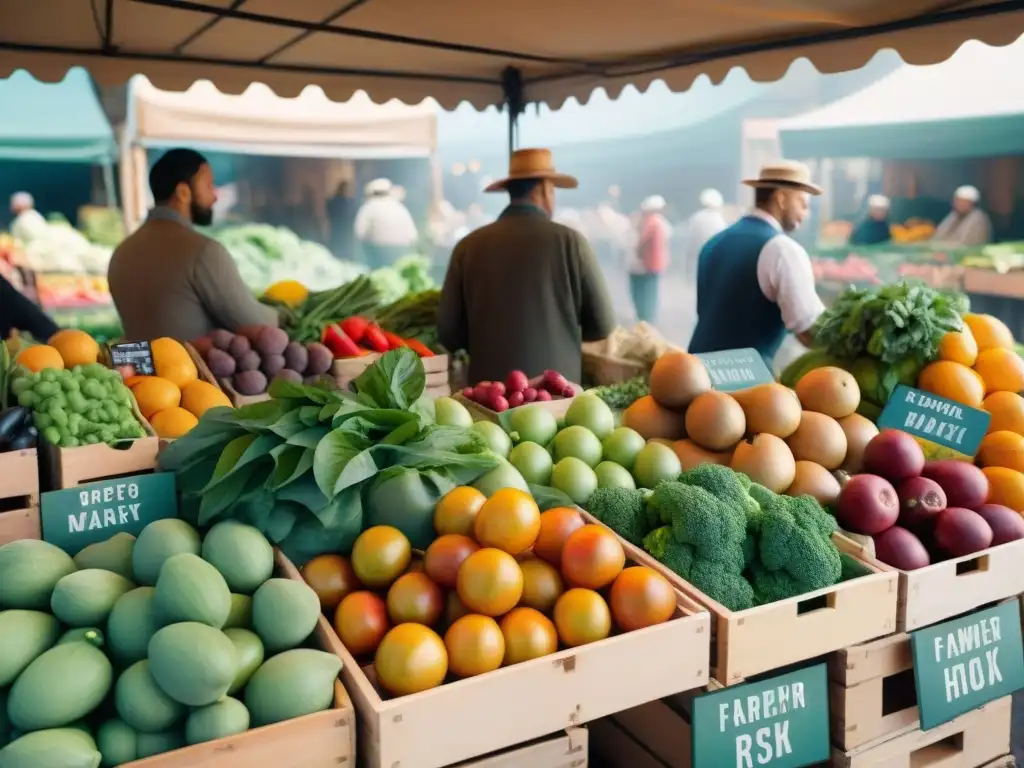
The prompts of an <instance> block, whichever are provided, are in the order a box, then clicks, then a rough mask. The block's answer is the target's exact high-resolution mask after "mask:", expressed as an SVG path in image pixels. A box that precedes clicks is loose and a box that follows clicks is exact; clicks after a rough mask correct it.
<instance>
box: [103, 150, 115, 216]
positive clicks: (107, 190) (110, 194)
mask: <svg viewBox="0 0 1024 768" xmlns="http://www.w3.org/2000/svg"><path fill="white" fill-rule="evenodd" d="M103 192H104V196H105V197H106V198H107V205H108V206H109V207H110V208H117V186H116V185H115V184H114V166H113V164H112V163H111V162H110V160H105V161H104V162H103Z"/></svg>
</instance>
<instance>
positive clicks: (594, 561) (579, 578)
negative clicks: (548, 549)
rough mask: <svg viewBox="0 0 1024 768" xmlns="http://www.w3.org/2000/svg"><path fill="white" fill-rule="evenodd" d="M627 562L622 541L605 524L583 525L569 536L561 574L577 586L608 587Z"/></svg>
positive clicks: (588, 587) (563, 552)
mask: <svg viewBox="0 0 1024 768" xmlns="http://www.w3.org/2000/svg"><path fill="white" fill-rule="evenodd" d="M625 564H626V553H625V551H623V549H622V544H620V543H619V540H618V538H617V537H616V536H615V534H614V533H612V532H611V531H610V530H608V529H607V528H605V527H604V526H602V525H584V526H583V527H582V528H580V529H579V530H577V531H574V532H573V533H572V535H570V536H569V538H568V539H566V541H565V547H563V548H562V575H563V576H565V580H566V581H568V582H569V583H570V584H572V585H573V586H574V587H586V588H587V589H601V588H602V587H607V586H608V585H609V584H611V583H612V582H613V581H615V577H616V576H618V575H619V574H620V573H621V572H622V567H623V566H624V565H625Z"/></svg>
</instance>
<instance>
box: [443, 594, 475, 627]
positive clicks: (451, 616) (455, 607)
mask: <svg viewBox="0 0 1024 768" xmlns="http://www.w3.org/2000/svg"><path fill="white" fill-rule="evenodd" d="M467 613H469V609H468V608H467V607H466V606H464V605H463V604H462V601H461V600H460V599H459V593H458V592H456V591H455V590H454V589H453V590H452V591H451V592H449V593H448V598H447V599H446V600H445V604H444V620H445V623H447V624H448V625H451V624H454V623H455V622H456V621H457V620H458V619H461V618H462V617H463V616H465V615H466V614H467Z"/></svg>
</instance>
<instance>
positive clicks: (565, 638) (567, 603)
mask: <svg viewBox="0 0 1024 768" xmlns="http://www.w3.org/2000/svg"><path fill="white" fill-rule="evenodd" d="M555 629H557V630H558V637H559V638H561V640H562V642H563V643H564V644H565V645H567V646H569V647H570V648H574V647H575V646H577V645H586V644H587V643H593V642H595V641H597V640H604V639H605V638H606V637H608V634H609V633H610V632H611V631H612V614H611V612H610V611H609V610H608V604H607V603H606V602H605V601H604V598H603V597H601V595H599V594H598V593H597V592H595V591H594V590H592V589H570V590H569V591H568V592H566V593H565V594H563V595H562V596H561V597H560V598H558V602H557V603H555Z"/></svg>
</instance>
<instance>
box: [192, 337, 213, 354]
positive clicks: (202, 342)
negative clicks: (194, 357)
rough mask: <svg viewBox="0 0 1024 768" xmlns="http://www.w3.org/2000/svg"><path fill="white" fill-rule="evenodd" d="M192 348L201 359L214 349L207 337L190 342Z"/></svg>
mask: <svg viewBox="0 0 1024 768" xmlns="http://www.w3.org/2000/svg"><path fill="white" fill-rule="evenodd" d="M192 347H193V348H194V349H195V351H196V352H198V353H199V356H200V357H202V358H205V357H206V356H207V355H208V354H210V350H211V349H213V348H214V346H213V341H212V340H211V339H210V337H209V336H202V337H201V338H198V339H194V340H193V341H192Z"/></svg>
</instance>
